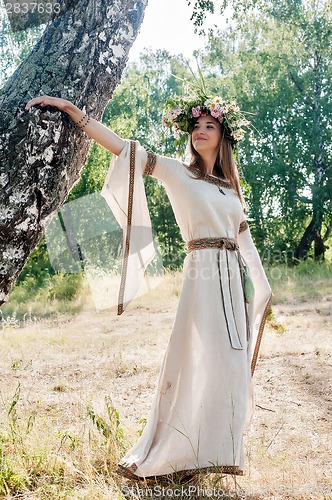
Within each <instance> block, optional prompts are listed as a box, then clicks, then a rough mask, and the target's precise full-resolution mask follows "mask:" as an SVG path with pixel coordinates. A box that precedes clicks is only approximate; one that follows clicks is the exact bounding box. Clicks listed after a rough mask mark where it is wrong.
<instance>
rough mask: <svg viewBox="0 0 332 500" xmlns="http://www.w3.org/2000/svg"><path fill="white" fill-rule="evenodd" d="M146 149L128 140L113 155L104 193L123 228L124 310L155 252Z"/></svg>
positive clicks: (120, 308)
mask: <svg viewBox="0 0 332 500" xmlns="http://www.w3.org/2000/svg"><path fill="white" fill-rule="evenodd" d="M146 162H147V153H146V151H145V149H144V148H142V147H141V146H140V144H139V143H138V142H137V141H125V146H124V148H123V150H122V151H121V153H120V155H119V156H116V155H113V158H112V161H111V165H110V168H109V170H108V173H107V176H106V179H105V183H104V186H103V188H102V191H101V195H102V196H103V197H104V198H105V200H106V202H107V204H108V205H109V207H110V208H111V210H112V212H113V214H114V217H115V218H116V220H117V221H118V223H119V224H120V226H121V228H122V231H123V262H122V272H121V283H120V290H119V297H118V314H122V313H123V311H124V310H125V309H126V307H127V306H128V304H129V303H130V302H131V300H132V299H133V298H134V296H135V295H136V293H137V292H138V290H139V288H140V286H141V284H142V282H143V280H144V273H145V270H146V268H147V266H148V265H149V264H150V262H151V261H152V260H153V258H154V256H155V248H154V244H153V239H152V229H151V221H150V215H149V211H148V206H147V200H146V195H145V189H144V182H143V177H142V172H143V171H144V166H145V165H146Z"/></svg>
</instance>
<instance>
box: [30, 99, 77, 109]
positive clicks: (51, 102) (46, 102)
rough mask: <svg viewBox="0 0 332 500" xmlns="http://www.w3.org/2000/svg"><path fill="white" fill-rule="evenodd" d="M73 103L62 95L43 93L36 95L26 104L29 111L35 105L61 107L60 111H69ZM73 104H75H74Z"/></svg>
mask: <svg viewBox="0 0 332 500" xmlns="http://www.w3.org/2000/svg"><path fill="white" fill-rule="evenodd" d="M71 105H72V103H71V102H70V101H67V100H66V99H62V98H61V97H52V96H49V95H41V96H39V97H34V98H33V99H31V100H30V101H29V102H28V103H27V105H26V106H25V109H26V111H28V110H29V109H30V108H32V107H33V106H42V107H45V106H52V107H54V108H57V109H59V110H60V111H67V110H68V108H69V107H70V106H71ZM72 106H73V105H72Z"/></svg>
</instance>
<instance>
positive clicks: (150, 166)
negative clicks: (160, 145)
mask: <svg viewBox="0 0 332 500" xmlns="http://www.w3.org/2000/svg"><path fill="white" fill-rule="evenodd" d="M156 161H157V156H156V155H155V154H154V153H150V152H148V159H147V162H146V164H145V167H144V171H143V175H152V174H153V172H154V169H155V166H156Z"/></svg>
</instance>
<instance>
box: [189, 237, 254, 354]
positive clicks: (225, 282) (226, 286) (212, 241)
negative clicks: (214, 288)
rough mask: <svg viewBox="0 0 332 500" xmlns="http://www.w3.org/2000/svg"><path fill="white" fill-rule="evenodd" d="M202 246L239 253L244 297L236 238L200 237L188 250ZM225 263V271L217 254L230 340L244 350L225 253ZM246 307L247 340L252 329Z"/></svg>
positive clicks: (190, 244)
mask: <svg viewBox="0 0 332 500" xmlns="http://www.w3.org/2000/svg"><path fill="white" fill-rule="evenodd" d="M202 248H219V249H220V250H224V249H225V250H232V251H233V252H236V253H237V258H238V262H239V268H240V274H241V284H242V288H243V297H244V284H243V269H242V265H241V257H240V249H239V245H238V243H237V241H236V239H234V238H227V237H224V238H199V239H196V240H190V241H189V242H188V251H189V252H192V251H193V250H200V249H202ZM224 258H225V263H226V270H225V273H226V274H224V272H222V270H221V255H220V252H219V255H218V256H217V266H218V272H219V283H220V293H221V302H222V307H223V309H224V313H225V320H226V328H227V332H228V336H229V341H230V344H231V346H232V348H233V349H237V350H243V348H244V346H243V344H242V341H241V338H240V335H239V332H238V328H237V322H236V318H235V315H234V304H233V297H232V290H231V287H230V271H229V265H228V257H227V254H226V255H225V257H224ZM244 309H245V317H246V330H247V340H249V336H250V329H249V317H248V311H247V308H246V306H245V307H244Z"/></svg>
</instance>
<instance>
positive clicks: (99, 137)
mask: <svg viewBox="0 0 332 500" xmlns="http://www.w3.org/2000/svg"><path fill="white" fill-rule="evenodd" d="M33 106H42V107H45V106H53V107H54V108H57V109H59V110H60V111H64V112H65V113H67V114H68V115H69V116H70V118H71V119H72V120H73V121H74V122H75V123H76V124H77V125H78V126H79V127H81V128H82V129H83V130H84V132H86V133H87V134H88V135H89V136H90V137H92V139H94V140H95V141H96V142H98V144H101V146H104V148H106V149H108V150H109V151H111V152H112V153H114V154H116V155H119V154H120V153H121V151H122V149H123V147H124V145H125V142H124V140H123V139H121V137H119V136H118V135H117V134H115V133H114V132H113V131H112V130H110V129H109V128H108V127H105V125H103V124H102V123H100V122H99V121H97V120H94V119H93V118H90V117H89V116H88V115H87V114H86V113H85V112H84V111H81V110H80V109H79V108H78V107H77V106H75V105H74V104H73V103H72V102H70V101H67V100H66V99H62V98H61V97H51V96H49V95H42V96H39V97H34V98H33V99H31V100H30V101H29V102H28V103H27V104H26V106H25V109H26V110H27V111H28V110H29V109H31V108H32V107H33Z"/></svg>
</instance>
